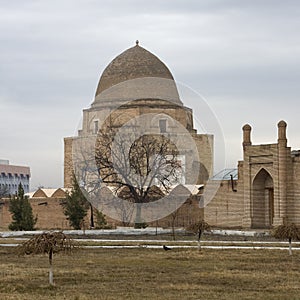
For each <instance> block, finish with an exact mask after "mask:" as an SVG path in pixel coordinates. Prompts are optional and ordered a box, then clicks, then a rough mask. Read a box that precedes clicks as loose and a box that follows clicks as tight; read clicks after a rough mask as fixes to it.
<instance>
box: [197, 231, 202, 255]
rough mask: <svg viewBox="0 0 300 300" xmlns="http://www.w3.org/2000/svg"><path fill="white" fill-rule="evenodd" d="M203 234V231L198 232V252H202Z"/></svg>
mask: <svg viewBox="0 0 300 300" xmlns="http://www.w3.org/2000/svg"><path fill="white" fill-rule="evenodd" d="M201 234H202V230H201V229H200V230H199V232H198V250H199V251H200V250H201V242H200V241H201Z"/></svg>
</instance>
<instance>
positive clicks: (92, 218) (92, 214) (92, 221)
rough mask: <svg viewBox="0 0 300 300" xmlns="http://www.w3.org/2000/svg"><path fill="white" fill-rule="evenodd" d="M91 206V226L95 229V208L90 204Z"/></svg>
mask: <svg viewBox="0 0 300 300" xmlns="http://www.w3.org/2000/svg"><path fill="white" fill-rule="evenodd" d="M90 206H91V224H90V228H91V229H93V228H94V227H95V224H94V209H93V205H92V204H90Z"/></svg>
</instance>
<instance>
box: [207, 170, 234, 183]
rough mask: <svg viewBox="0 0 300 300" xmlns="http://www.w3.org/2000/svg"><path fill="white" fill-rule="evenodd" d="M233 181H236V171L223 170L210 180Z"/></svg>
mask: <svg viewBox="0 0 300 300" xmlns="http://www.w3.org/2000/svg"><path fill="white" fill-rule="evenodd" d="M231 177H232V179H233V180H237V179H238V170H237V169H224V170H222V171H220V172H219V173H217V174H216V175H214V176H213V178H212V180H231Z"/></svg>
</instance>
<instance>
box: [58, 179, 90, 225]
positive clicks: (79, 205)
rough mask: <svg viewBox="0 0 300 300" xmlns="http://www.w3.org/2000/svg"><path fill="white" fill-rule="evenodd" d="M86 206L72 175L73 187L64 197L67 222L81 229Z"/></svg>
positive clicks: (85, 201) (86, 203)
mask: <svg viewBox="0 0 300 300" xmlns="http://www.w3.org/2000/svg"><path fill="white" fill-rule="evenodd" d="M88 207H89V204H88V202H87V200H86V199H85V197H84V195H83V194H82V192H81V190H80V187H79V185H78V183H77V181H76V179H75V178H74V177H73V187H72V190H71V192H70V193H69V194H68V195H67V197H66V202H65V204H64V214H65V215H66V216H67V217H68V218H69V223H70V225H71V226H72V227H73V228H74V229H81V225H82V221H83V220H84V218H85V216H86V215H87V209H88Z"/></svg>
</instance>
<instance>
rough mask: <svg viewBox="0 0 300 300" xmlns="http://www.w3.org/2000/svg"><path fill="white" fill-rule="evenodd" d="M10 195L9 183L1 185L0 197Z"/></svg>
mask: <svg viewBox="0 0 300 300" xmlns="http://www.w3.org/2000/svg"><path fill="white" fill-rule="evenodd" d="M8 196H9V189H8V186H7V185H4V186H0V199H2V198H5V197H8Z"/></svg>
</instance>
